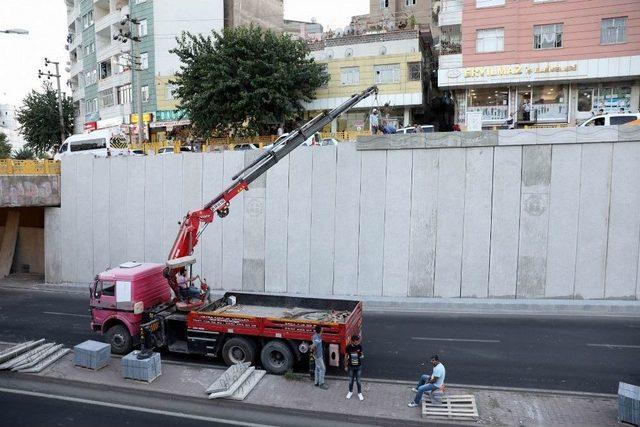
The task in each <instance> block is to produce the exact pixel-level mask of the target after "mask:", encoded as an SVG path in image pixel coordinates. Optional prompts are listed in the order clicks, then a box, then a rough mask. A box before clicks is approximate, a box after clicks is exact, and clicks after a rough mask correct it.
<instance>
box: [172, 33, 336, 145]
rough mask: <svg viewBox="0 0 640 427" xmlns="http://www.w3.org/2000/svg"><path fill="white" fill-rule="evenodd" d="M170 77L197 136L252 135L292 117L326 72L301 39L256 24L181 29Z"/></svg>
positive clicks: (297, 112) (326, 78)
mask: <svg viewBox="0 0 640 427" xmlns="http://www.w3.org/2000/svg"><path fill="white" fill-rule="evenodd" d="M172 52H173V53H175V54H176V55H178V57H179V58H180V60H181V62H182V64H183V65H182V66H181V71H180V72H179V73H177V74H176V79H175V81H173V82H172V83H174V84H176V85H177V90H176V94H177V96H178V98H179V99H180V100H181V101H180V102H181V105H180V106H179V108H180V109H182V110H185V111H186V112H187V113H188V115H189V117H190V119H191V122H192V125H193V127H194V129H195V131H196V133H197V134H198V135H199V136H203V137H208V136H212V135H216V136H226V135H229V134H233V135H236V136H240V137H243V136H254V135H259V134H263V135H264V134H268V133H270V132H273V131H275V129H276V128H277V127H278V124H279V123H282V122H286V121H289V120H292V119H295V118H296V117H297V116H299V115H300V114H301V113H302V111H303V104H302V103H303V102H308V101H311V100H312V99H314V97H315V90H316V89H317V88H319V87H320V86H322V85H324V84H326V82H327V81H328V79H329V77H328V76H327V74H326V73H325V72H324V69H323V66H322V65H320V64H317V63H315V62H314V60H313V59H312V58H310V57H309V48H308V46H307V45H306V44H305V43H304V42H303V41H301V40H293V39H292V38H291V37H290V36H286V35H278V34H275V33H274V32H273V31H265V30H263V29H261V28H259V27H255V26H253V25H252V26H250V27H239V28H235V29H225V30H224V31H223V33H222V34H218V33H215V32H214V33H212V35H210V36H203V35H193V34H190V33H183V34H182V35H181V36H180V37H179V38H178V46H177V47H176V48H175V49H174V50H172Z"/></svg>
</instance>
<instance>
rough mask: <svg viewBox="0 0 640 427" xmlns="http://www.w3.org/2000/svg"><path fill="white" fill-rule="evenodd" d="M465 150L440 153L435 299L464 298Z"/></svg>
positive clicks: (456, 149) (457, 149)
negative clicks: (462, 279) (462, 280)
mask: <svg viewBox="0 0 640 427" xmlns="http://www.w3.org/2000/svg"><path fill="white" fill-rule="evenodd" d="M465 154H466V153H465V150H464V149H462V148H452V149H449V150H443V151H442V152H440V159H439V165H440V172H439V177H438V214H437V221H438V235H437V239H436V276H435V277H436V280H435V287H434V296H436V297H444V298H453V297H459V296H460V281H461V268H462V237H463V236H462V234H463V227H464V202H465V200H464V194H465V163H466V162H465Z"/></svg>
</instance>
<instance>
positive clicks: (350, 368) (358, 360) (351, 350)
mask: <svg viewBox="0 0 640 427" xmlns="http://www.w3.org/2000/svg"><path fill="white" fill-rule="evenodd" d="M362 358H364V353H362V344H360V336H359V335H352V336H351V342H350V343H349V345H347V348H346V354H345V358H344V360H345V367H344V369H345V370H346V371H347V372H348V374H349V393H347V399H351V396H353V382H354V381H355V382H356V384H357V385H358V399H360V400H364V396H363V395H362V384H360V378H361V377H362Z"/></svg>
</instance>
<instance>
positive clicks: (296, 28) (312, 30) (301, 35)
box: [282, 19, 323, 40]
mask: <svg viewBox="0 0 640 427" xmlns="http://www.w3.org/2000/svg"><path fill="white" fill-rule="evenodd" d="M282 30H283V32H284V33H285V34H289V35H291V36H292V37H294V38H297V39H302V40H321V39H322V33H323V28H322V24H320V23H318V22H317V21H316V20H315V19H312V20H311V22H308V21H296V20H293V19H285V20H284V25H283V27H282Z"/></svg>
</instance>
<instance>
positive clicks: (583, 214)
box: [574, 144, 612, 299]
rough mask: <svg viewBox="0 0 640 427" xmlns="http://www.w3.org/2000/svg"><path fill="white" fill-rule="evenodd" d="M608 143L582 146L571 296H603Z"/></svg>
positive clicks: (609, 147) (606, 223) (609, 159)
mask: <svg viewBox="0 0 640 427" xmlns="http://www.w3.org/2000/svg"><path fill="white" fill-rule="evenodd" d="M611 156H612V144H589V145H583V146H582V169H581V174H580V211H579V219H578V252H577V257H576V279H575V295H574V297H575V298H589V299H591V298H603V297H604V278H605V259H606V252H607V228H608V219H609V200H610V186H611Z"/></svg>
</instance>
